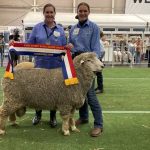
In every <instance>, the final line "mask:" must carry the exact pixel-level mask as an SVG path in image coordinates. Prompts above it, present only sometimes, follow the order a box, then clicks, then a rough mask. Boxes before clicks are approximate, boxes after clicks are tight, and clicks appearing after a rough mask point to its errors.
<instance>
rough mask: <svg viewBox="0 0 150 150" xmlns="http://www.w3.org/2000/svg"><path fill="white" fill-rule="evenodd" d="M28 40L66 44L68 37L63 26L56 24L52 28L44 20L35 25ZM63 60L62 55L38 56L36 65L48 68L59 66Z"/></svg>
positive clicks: (59, 44)
mask: <svg viewBox="0 0 150 150" xmlns="http://www.w3.org/2000/svg"><path fill="white" fill-rule="evenodd" d="M27 42H28V43H31V44H50V45H57V46H65V45H66V37H65V32H64V29H63V27H61V26H59V25H56V26H55V27H54V28H53V29H50V28H48V26H47V25H46V24H45V23H44V22H41V23H38V24H37V25H35V27H34V28H33V30H32V33H31V35H30V37H29V40H28V41H27ZM61 61H62V60H61V58H60V57H56V58H50V57H48V56H36V57H35V67H36V68H47V69H50V68H57V67H61Z"/></svg>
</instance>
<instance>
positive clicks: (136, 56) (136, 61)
mask: <svg viewBox="0 0 150 150" xmlns="http://www.w3.org/2000/svg"><path fill="white" fill-rule="evenodd" d="M135 63H138V64H140V63H141V53H140V52H136V53H135Z"/></svg>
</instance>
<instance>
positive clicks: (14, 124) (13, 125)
mask: <svg viewBox="0 0 150 150" xmlns="http://www.w3.org/2000/svg"><path fill="white" fill-rule="evenodd" d="M11 126H12V127H15V128H18V127H19V125H18V124H17V123H12V124H11Z"/></svg>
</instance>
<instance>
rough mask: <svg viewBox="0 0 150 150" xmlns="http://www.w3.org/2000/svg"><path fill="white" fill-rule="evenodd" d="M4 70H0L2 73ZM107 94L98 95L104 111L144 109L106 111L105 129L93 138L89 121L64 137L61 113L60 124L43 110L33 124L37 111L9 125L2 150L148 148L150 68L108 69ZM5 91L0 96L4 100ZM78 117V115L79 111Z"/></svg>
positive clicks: (149, 143) (1, 146) (124, 149)
mask: <svg viewBox="0 0 150 150" xmlns="http://www.w3.org/2000/svg"><path fill="white" fill-rule="evenodd" d="M3 73H4V69H2V68H1V69H0V76H2V75H3ZM103 75H104V93H103V94H101V95H98V99H99V100H100V103H101V106H102V108H103V110H104V112H105V111H107V112H109V111H132V112H134V111H143V113H127V114H126V113H119V112H118V113H103V117H104V132H103V134H102V135H101V136H100V137H98V138H91V137H90V136H89V131H90V130H91V128H92V127H93V117H92V114H91V113H90V123H89V124H86V125H83V126H80V127H79V129H80V131H81V132H80V133H72V132H71V135H70V136H69V137H64V136H63V135H62V133H61V119H60V117H59V114H57V118H58V123H59V124H58V127H57V128H55V129H51V128H50V127H49V126H48V120H49V113H48V111H44V113H43V117H42V122H41V123H40V124H39V125H38V126H32V124H31V120H32V117H33V115H34V110H31V109H28V111H27V114H26V115H25V116H24V117H23V118H20V119H18V120H17V122H18V124H19V127H18V128H14V127H11V126H10V125H9V124H7V127H6V131H7V134H6V135H5V136H0V150H9V149H12V150H149V149H150V113H147V114H146V113H144V111H150V69H148V68H139V69H138V68H132V69H131V68H105V69H104V71H103ZM2 97H3V95H2V90H0V98H1V100H0V101H2ZM75 117H76V118H77V117H78V113H76V115H75Z"/></svg>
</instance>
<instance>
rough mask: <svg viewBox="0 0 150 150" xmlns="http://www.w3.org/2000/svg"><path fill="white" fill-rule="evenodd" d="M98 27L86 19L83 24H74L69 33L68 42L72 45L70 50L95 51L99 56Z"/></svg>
mask: <svg viewBox="0 0 150 150" xmlns="http://www.w3.org/2000/svg"><path fill="white" fill-rule="evenodd" d="M99 40H100V29H99V27H98V26H97V25H96V24H95V23H93V22H91V21H89V20H87V22H85V24H84V25H83V26H80V24H79V23H78V24H76V25H75V26H73V27H72V28H71V30H70V33H69V42H70V43H72V44H73V45H74V48H73V49H72V52H73V53H74V52H95V53H96V54H97V56H98V57H100V51H101V46H100V41H99Z"/></svg>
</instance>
